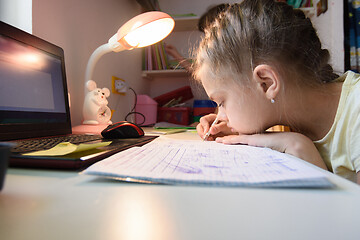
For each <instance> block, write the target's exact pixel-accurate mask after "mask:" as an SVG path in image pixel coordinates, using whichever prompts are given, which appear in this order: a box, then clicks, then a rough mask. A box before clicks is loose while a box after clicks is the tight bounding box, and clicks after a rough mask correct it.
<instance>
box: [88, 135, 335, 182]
mask: <svg viewBox="0 0 360 240" xmlns="http://www.w3.org/2000/svg"><path fill="white" fill-rule="evenodd" d="M83 173H84V174H90V175H96V176H101V177H110V178H115V179H120V180H124V181H135V182H136V181H140V182H144V183H163V184H182V185H189V184H190V185H206V186H242V187H307V188H329V187H333V186H334V185H333V184H332V183H331V182H330V181H329V180H328V179H327V177H326V174H325V173H324V172H323V171H322V170H321V169H317V168H316V167H313V166H310V164H309V163H306V162H304V161H303V160H301V159H298V158H296V157H293V156H291V155H288V154H284V153H280V152H277V151H274V150H271V149H268V148H259V147H251V146H246V145H224V144H220V143H216V142H213V141H212V142H208V141H205V142H203V141H200V140H198V141H196V140H187V141H186V140H172V139H161V138H159V139H156V140H154V141H153V142H151V143H148V144H146V145H144V146H142V147H138V148H132V149H129V150H126V151H124V152H121V153H117V154H115V155H113V156H111V157H109V158H107V159H104V160H103V161H101V162H98V163H95V164H94V165H92V166H90V167H89V168H87V169H86V170H85V171H83Z"/></svg>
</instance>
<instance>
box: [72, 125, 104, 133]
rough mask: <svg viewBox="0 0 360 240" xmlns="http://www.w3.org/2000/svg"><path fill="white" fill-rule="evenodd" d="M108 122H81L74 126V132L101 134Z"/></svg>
mask: <svg viewBox="0 0 360 240" xmlns="http://www.w3.org/2000/svg"><path fill="white" fill-rule="evenodd" d="M107 126H109V125H108V124H96V125H94V124H81V125H78V126H75V127H73V128H72V133H73V134H99V135H100V134H101V131H102V130H104V129H105V128H107Z"/></svg>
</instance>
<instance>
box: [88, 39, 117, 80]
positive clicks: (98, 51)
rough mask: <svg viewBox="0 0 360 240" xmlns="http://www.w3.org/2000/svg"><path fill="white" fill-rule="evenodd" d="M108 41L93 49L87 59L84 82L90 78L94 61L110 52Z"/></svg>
mask: <svg viewBox="0 0 360 240" xmlns="http://www.w3.org/2000/svg"><path fill="white" fill-rule="evenodd" d="M112 51H113V50H112V49H111V47H110V45H109V43H105V44H103V45H101V46H100V47H98V48H97V49H95V51H94V52H93V53H92V54H91V56H90V58H89V61H88V63H87V66H86V72H85V84H86V82H87V81H88V80H92V75H93V72H94V68H95V65H96V63H97V62H98V61H99V59H100V58H101V57H102V56H103V55H105V54H106V53H109V52H112Z"/></svg>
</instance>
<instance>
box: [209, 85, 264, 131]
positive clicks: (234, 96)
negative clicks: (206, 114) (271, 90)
mask: <svg viewBox="0 0 360 240" xmlns="http://www.w3.org/2000/svg"><path fill="white" fill-rule="evenodd" d="M207 79H209V78H203V79H202V83H203V86H204V88H205V91H206V93H207V94H208V96H209V97H210V99H212V100H213V101H215V102H216V103H217V104H218V107H219V110H218V114H219V119H220V120H221V121H225V122H227V125H228V127H230V128H232V129H233V131H235V132H238V133H242V134H253V133H259V132H263V131H264V130H266V129H267V128H268V126H267V125H268V124H267V123H268V121H269V119H267V118H266V116H267V115H268V113H269V112H270V111H269V103H270V101H268V100H267V99H266V98H265V97H264V96H262V95H261V94H259V92H258V91H257V90H256V86H253V85H255V84H253V83H249V84H247V86H246V87H245V86H240V85H239V84H237V83H235V81H233V80H227V81H219V80H213V79H210V80H207Z"/></svg>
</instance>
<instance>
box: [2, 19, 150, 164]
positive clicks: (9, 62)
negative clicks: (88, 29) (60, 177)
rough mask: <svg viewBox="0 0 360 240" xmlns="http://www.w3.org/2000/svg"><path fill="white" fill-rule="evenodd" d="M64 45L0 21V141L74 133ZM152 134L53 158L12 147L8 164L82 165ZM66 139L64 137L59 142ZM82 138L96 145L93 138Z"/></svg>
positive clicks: (45, 139)
mask: <svg viewBox="0 0 360 240" xmlns="http://www.w3.org/2000/svg"><path fill="white" fill-rule="evenodd" d="M71 133H72V130H71V121H70V108H69V101H68V90H67V83H66V74H65V62H64V52H63V49H62V48H60V47H58V46H56V45H54V44H51V43H49V42H47V41H45V40H43V39H40V38H38V37H36V36H34V35H31V34H29V33H26V32H24V31H22V30H20V29H17V28H15V27H13V26H11V25H8V24H6V23H4V22H0V141H13V142H15V143H16V142H17V143H19V142H20V140H24V139H39V138H41V139H42V140H43V142H46V143H49V142H50V141H52V140H54V138H55V137H59V136H66V139H68V137H71V138H72V137H73V135H72V134H71ZM153 138H154V137H150V136H145V137H141V138H134V139H120V140H114V141H112V143H111V144H110V145H108V146H106V147H102V149H91V151H90V150H89V151H82V152H77V153H76V154H67V155H61V156H60V155H58V156H36V155H35V156H30V155H23V154H20V153H18V152H17V151H15V150H14V149H13V153H12V156H11V158H10V166H20V167H46V168H73V169H78V168H83V167H86V166H89V165H90V164H92V163H94V162H96V161H98V160H100V159H103V158H104V157H107V156H109V155H111V154H113V153H115V152H118V151H121V150H123V149H127V148H129V147H131V146H137V145H141V144H144V143H147V142H149V141H151V140H152V139H153ZM64 141H67V140H64ZM81 141H85V142H87V143H99V142H102V141H103V139H102V137H101V136H100V135H98V136H91V137H89V136H87V135H86V136H81Z"/></svg>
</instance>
